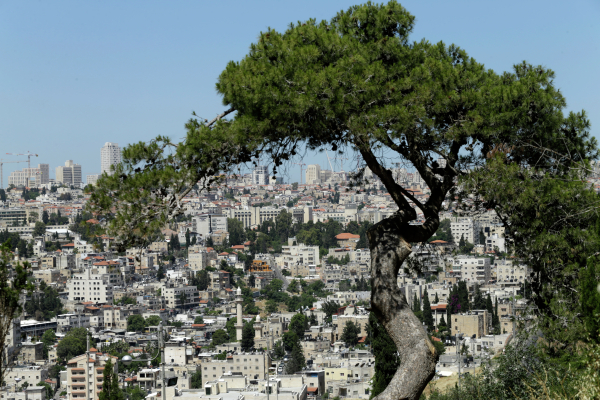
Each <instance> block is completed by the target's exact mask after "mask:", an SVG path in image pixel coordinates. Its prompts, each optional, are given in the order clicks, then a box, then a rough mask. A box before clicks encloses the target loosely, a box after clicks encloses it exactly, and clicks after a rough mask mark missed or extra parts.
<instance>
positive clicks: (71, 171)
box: [56, 160, 81, 187]
mask: <svg viewBox="0 0 600 400" xmlns="http://www.w3.org/2000/svg"><path fill="white" fill-rule="evenodd" d="M56 182H60V183H62V184H63V185H69V186H71V185H72V186H76V187H79V186H80V185H81V165H80V164H75V163H74V162H73V160H67V161H66V162H65V165H64V167H63V166H60V167H56Z"/></svg>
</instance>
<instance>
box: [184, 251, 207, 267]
mask: <svg viewBox="0 0 600 400" xmlns="http://www.w3.org/2000/svg"><path fill="white" fill-rule="evenodd" d="M207 262H208V255H207V254H206V251H204V250H201V251H199V252H197V253H188V266H189V267H190V269H191V270H192V271H200V270H203V269H204V268H206V264H207Z"/></svg>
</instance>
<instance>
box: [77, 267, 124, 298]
mask: <svg viewBox="0 0 600 400" xmlns="http://www.w3.org/2000/svg"><path fill="white" fill-rule="evenodd" d="M93 271H94V272H96V273H93ZM117 274H118V275H120V272H116V271H115V272H111V273H104V274H100V273H98V270H97V269H96V270H94V269H92V268H85V270H84V271H83V272H82V273H78V274H74V275H73V278H72V279H71V280H69V282H67V291H68V292H69V300H70V301H73V302H83V301H93V302H95V303H105V304H112V302H113V284H112V283H111V280H112V281H113V282H114V281H116V279H117V278H116V276H117Z"/></svg>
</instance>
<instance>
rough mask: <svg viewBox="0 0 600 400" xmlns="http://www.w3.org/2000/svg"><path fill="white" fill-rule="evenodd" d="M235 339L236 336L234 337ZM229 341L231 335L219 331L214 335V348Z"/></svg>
mask: <svg viewBox="0 0 600 400" xmlns="http://www.w3.org/2000/svg"><path fill="white" fill-rule="evenodd" d="M234 337H235V336H234ZM228 341H229V335H228V334H227V332H225V331H224V330H223V329H217V330H216V331H215V333H213V335H212V341H211V345H212V346H218V345H221V344H223V343H227V342H228Z"/></svg>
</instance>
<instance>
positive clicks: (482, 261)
mask: <svg viewBox="0 0 600 400" xmlns="http://www.w3.org/2000/svg"><path fill="white" fill-rule="evenodd" d="M452 271H453V273H454V275H459V276H460V278H461V279H462V280H463V281H465V282H478V283H481V284H486V283H488V282H489V281H490V279H491V276H492V268H491V265H490V259H489V258H487V257H469V256H458V257H455V258H454V260H453V261H452ZM459 273H460V274H459Z"/></svg>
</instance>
